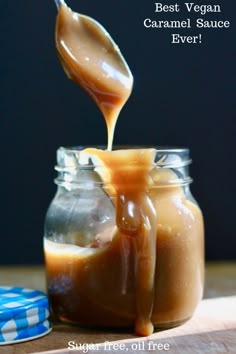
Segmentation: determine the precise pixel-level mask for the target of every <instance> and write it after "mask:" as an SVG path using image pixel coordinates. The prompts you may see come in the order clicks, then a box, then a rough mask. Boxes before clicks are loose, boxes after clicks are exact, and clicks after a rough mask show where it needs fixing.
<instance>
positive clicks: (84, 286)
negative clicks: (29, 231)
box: [44, 148, 204, 328]
mask: <svg viewBox="0 0 236 354" xmlns="http://www.w3.org/2000/svg"><path fill="white" fill-rule="evenodd" d="M80 155H81V154H80V149H79V148H73V149H66V148H60V149H59V150H58V151H57V166H56V170H57V172H58V176H57V178H56V179H55V182H56V184H57V186H58V189H57V193H56V196H55V197H54V199H53V201H52V203H51V205H50V207H49V209H48V212H47V216H46V222H45V236H44V250H45V262H46V272H47V284H48V294H49V300H50V303H51V308H52V310H53V313H54V314H55V315H56V317H57V318H58V319H60V320H62V321H66V322H69V323H74V324H79V325H81V326H91V327H130V326H133V325H134V323H135V318H136V311H137V306H136V304H137V301H138V300H137V259H136V253H135V250H134V249H135V245H134V242H133V241H130V240H129V238H128V237H127V238H125V237H123V238H122V237H119V236H116V237H114V234H115V233H114V230H115V229H116V220H117V219H116V203H117V201H116V200H115V197H114V195H112V193H109V188H110V187H111V186H109V185H106V184H104V182H103V180H102V178H101V174H99V173H98V168H97V167H98V166H96V165H94V164H93V163H92V161H91V159H89V160H88V161H82V162H81V156H80ZM190 163H191V160H190V158H189V150H188V149H156V150H155V164H154V165H153V167H152V169H151V171H150V176H149V177H150V181H151V183H150V186H149V188H148V191H147V193H148V197H149V198H150V200H151V202H152V206H153V208H154V209H155V211H156V215H157V225H155V229H157V232H156V233H155V235H156V236H155V241H154V245H156V248H155V246H154V248H155V250H154V251H155V269H154V271H155V272H154V273H155V274H154V279H153V282H154V283H153V284H154V287H153V292H152V297H153V302H152V306H151V314H150V318H151V321H152V323H153V324H154V326H155V327H157V328H171V327H174V326H177V325H179V324H182V323H183V322H185V321H186V320H188V319H189V318H190V317H191V316H192V315H193V313H194V310H195V309H196V307H197V305H198V303H199V301H200V299H201V297H202V293H203V283H204V227H203V218H202V213H201V211H200V209H199V207H198V205H197V203H196V201H195V200H194V198H193V196H192V194H191V192H190V188H189V186H190V183H191V182H192V179H191V178H190V177H189V173H188V171H189V165H190ZM132 242H133V243H132ZM146 261H148V260H146ZM141 283H142V282H141ZM141 287H142V284H141ZM143 287H145V286H144V285H143Z"/></svg>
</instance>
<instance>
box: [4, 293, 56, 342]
mask: <svg viewBox="0 0 236 354" xmlns="http://www.w3.org/2000/svg"><path fill="white" fill-rule="evenodd" d="M50 331H51V325H50V321H49V303H48V298H47V295H46V294H44V293H43V292H41V291H38V290H32V289H26V288H19V287H9V286H2V287H0V345H3V344H11V343H17V342H23V341H27V340H31V339H35V338H38V337H41V336H44V335H45V334H47V333H49V332H50Z"/></svg>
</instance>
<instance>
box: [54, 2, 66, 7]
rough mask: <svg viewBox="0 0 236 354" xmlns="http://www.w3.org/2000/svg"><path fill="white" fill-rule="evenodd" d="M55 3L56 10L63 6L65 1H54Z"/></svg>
mask: <svg viewBox="0 0 236 354" xmlns="http://www.w3.org/2000/svg"><path fill="white" fill-rule="evenodd" d="M54 1H55V4H56V6H57V8H58V9H59V7H60V6H61V5H63V4H65V1H64V0H54Z"/></svg>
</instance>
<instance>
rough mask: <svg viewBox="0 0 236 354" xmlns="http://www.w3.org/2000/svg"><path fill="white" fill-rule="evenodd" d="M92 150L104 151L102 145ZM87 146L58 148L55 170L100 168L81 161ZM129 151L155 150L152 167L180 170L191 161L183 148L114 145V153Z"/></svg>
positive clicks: (187, 152) (104, 147) (188, 151)
mask: <svg viewBox="0 0 236 354" xmlns="http://www.w3.org/2000/svg"><path fill="white" fill-rule="evenodd" d="M90 147H92V148H96V149H101V150H106V146H104V145H96V146H90ZM86 148H87V146H81V145H78V146H72V147H60V148H59V149H58V150H57V166H56V167H55V169H56V170H57V171H61V170H62V169H63V170H65V169H80V168H83V169H89V168H94V167H102V166H98V165H96V166H95V165H94V163H93V162H92V161H91V159H88V160H87V161H83V158H82V159H81V156H80V152H82V151H83V150H84V149H86ZM130 149H142V150H145V149H153V150H155V159H154V163H153V167H160V168H180V167H184V166H188V165H190V164H191V162H192V160H191V159H190V157H189V153H190V150H189V148H185V147H173V146H169V147H168V146H154V147H153V146H147V145H145V146H137V145H115V146H114V147H113V150H112V151H114V152H116V151H119V150H130Z"/></svg>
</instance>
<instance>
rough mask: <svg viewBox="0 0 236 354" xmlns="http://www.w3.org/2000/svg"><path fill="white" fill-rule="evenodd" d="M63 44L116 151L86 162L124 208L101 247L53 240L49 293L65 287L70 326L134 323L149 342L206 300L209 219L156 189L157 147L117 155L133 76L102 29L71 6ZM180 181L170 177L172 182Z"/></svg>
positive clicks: (179, 196) (64, 313) (60, 27)
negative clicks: (117, 134)
mask: <svg viewBox="0 0 236 354" xmlns="http://www.w3.org/2000/svg"><path fill="white" fill-rule="evenodd" d="M56 46H57V50H58V53H59V56H60V59H61V62H62V65H63V67H64V70H65V71H66V73H67V75H68V76H69V78H71V79H72V80H74V81H75V82H76V83H78V84H79V85H80V86H82V88H83V89H84V90H86V91H87V92H88V93H89V95H90V96H92V98H93V99H94V101H95V102H96V104H97V105H98V107H99V109H100V110H101V112H102V113H103V115H104V117H105V121H106V124H107V130H108V150H107V151H103V150H97V149H92V148H89V149H86V150H84V151H82V152H80V154H84V155H88V156H90V157H91V158H92V159H95V160H96V161H98V165H99V166H102V167H101V168H100V169H99V168H98V169H97V172H98V173H99V174H100V176H101V178H102V181H103V183H104V188H106V192H107V193H108V194H109V195H110V197H111V198H112V200H113V201H114V205H115V209H116V225H114V230H113V231H111V230H109V233H110V235H107V233H106V234H104V238H103V235H99V244H98V243H97V244H96V242H94V243H93V244H90V245H87V247H85V248H82V247H79V246H73V245H66V244H58V245H55V244H54V243H53V242H51V241H45V258H46V265H47V270H48V283H49V288H50V284H54V283H55V282H57V280H56V279H59V280H58V282H59V283H60V286H62V288H63V291H61V292H60V291H58V292H57V293H55V294H54V292H53V290H51V293H49V294H50V297H51V303H52V305H53V308H54V311H55V313H56V314H57V316H58V317H59V318H61V319H63V320H66V321H70V322H75V323H80V324H82V325H95V326H96V325H99V326H131V325H132V326H134V327H135V333H136V334H137V335H144V336H147V335H150V334H151V333H152V332H153V323H154V324H156V323H170V322H171V323H174V322H178V321H180V320H186V319H187V318H189V317H190V316H191V315H192V312H193V310H194V308H195V306H196V304H197V303H198V301H199V299H200V297H201V295H202V277H203V265H202V264H201V267H200V269H201V270H200V271H197V272H196V267H197V269H198V264H199V262H201V259H202V252H203V242H202V238H203V229H202V217H201V212H200V210H199V209H198V208H197V207H196V206H195V205H194V204H192V203H191V202H189V201H187V200H186V199H185V197H184V194H183V191H182V188H181V187H179V186H177V187H170V188H168V187H166V188H165V189H164V191H163V189H162V188H156V187H158V184H160V181H161V178H162V174H161V172H160V170H159V169H155V170H154V169H153V168H154V157H155V150H154V149H137V150H126V151H124V150H119V151H109V150H111V148H112V141H113V134H114V129H115V124H116V121H117V118H118V115H119V112H120V110H121V109H122V107H123V106H124V104H125V102H126V101H127V99H128V97H129V95H130V93H131V90H132V85H133V78H132V75H131V73H130V71H129V69H128V66H127V64H126V63H125V61H124V58H123V57H122V56H121V54H120V52H119V50H118V47H117V46H116V45H115V44H114V42H113V41H112V40H111V39H110V37H109V35H108V34H107V33H106V32H105V30H104V29H103V28H102V27H101V25H99V24H98V23H97V22H95V21H94V20H92V19H91V18H89V17H86V16H82V15H79V14H75V13H74V12H72V11H71V10H70V9H69V8H68V7H67V6H66V5H63V6H61V7H60V8H59V13H58V17H57V23H56ZM172 177H173V173H172V172H171V171H165V173H164V182H165V183H166V184H168V180H169V179H171V178H172ZM106 186H108V187H106ZM169 225H171V226H169ZM193 226H194V227H193ZM191 228H192V230H190V229H191ZM111 234H112V235H111ZM94 237H96V235H94ZM103 240H104V241H103ZM84 249H85V250H84ZM82 250H83V251H82ZM186 257H188V259H189V267H188V269H186ZM163 277H164V278H166V280H163ZM63 279H64V280H63ZM65 279H67V280H66V284H65V285H63V281H65ZM163 284H165V286H164V287H163ZM186 284H188V289H189V290H188V292H186V294H182V292H181V296H180V295H179V293H178V291H176V289H177V288H184V287H186Z"/></svg>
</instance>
